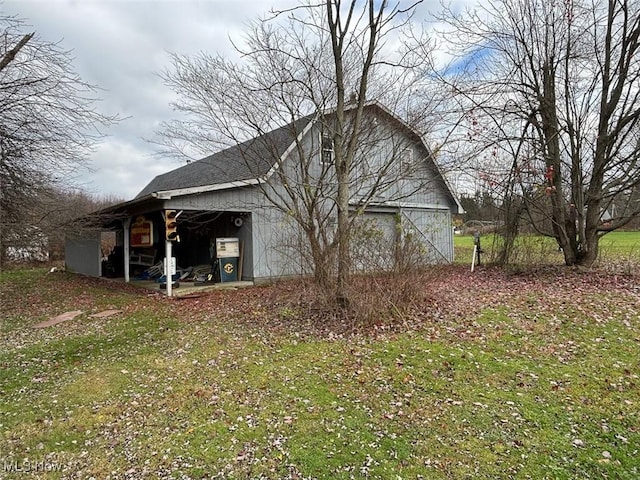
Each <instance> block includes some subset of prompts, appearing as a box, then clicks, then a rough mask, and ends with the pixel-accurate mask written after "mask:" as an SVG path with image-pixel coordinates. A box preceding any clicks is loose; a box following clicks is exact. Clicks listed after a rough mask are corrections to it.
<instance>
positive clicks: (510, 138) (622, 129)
mask: <svg viewBox="0 0 640 480" xmlns="http://www.w3.org/2000/svg"><path fill="white" fill-rule="evenodd" d="M441 19H442V20H444V21H445V22H447V24H448V25H449V26H450V27H452V29H451V31H450V32H449V34H448V39H449V40H451V41H452V45H454V47H456V48H457V50H455V52H456V53H457V54H458V55H459V56H458V57H456V61H455V62H454V63H453V64H452V65H451V66H449V68H448V69H447V71H446V72H445V73H444V74H443V75H442V77H441V80H442V81H444V82H446V83H447V84H448V86H449V88H453V89H455V90H456V92H457V94H458V97H459V98H460V104H461V105H464V106H465V107H466V108H465V109H464V110H465V113H464V114H465V115H466V117H467V119H471V118H472V117H473V118H474V127H473V128H474V130H473V129H469V130H468V132H467V133H468V134H469V135H468V137H469V138H467V140H468V141H471V142H473V143H475V145H476V147H477V149H476V150H475V151H474V154H475V155H476V158H478V157H479V156H481V155H482V154H481V153H479V152H482V151H484V152H494V155H492V156H490V160H489V161H487V162H485V163H484V164H483V166H484V171H485V173H486V174H487V175H488V176H489V177H490V179H489V180H490V181H492V182H493V183H494V184H495V185H497V186H500V187H501V188H502V192H503V194H504V195H507V197H505V198H506V202H505V203H508V204H510V205H512V206H513V205H516V204H517V205H518V208H515V209H512V211H513V212H521V213H524V215H525V216H526V218H527V219H528V220H529V221H530V222H531V224H532V225H533V226H534V228H535V229H536V230H537V231H539V232H540V233H543V234H545V235H549V236H553V237H555V238H556V240H557V241H558V244H559V246H560V247H562V250H563V252H564V259H565V263H566V264H567V265H573V264H581V265H591V264H592V263H593V262H594V260H595V259H596V258H597V255H598V241H599V238H600V237H601V236H602V235H603V234H605V233H606V232H609V231H612V230H615V229H617V228H620V227H622V226H624V225H626V224H628V223H629V222H630V221H632V220H633V219H634V218H637V217H638V216H639V215H640V205H639V204H637V202H635V203H634V202H632V201H631V199H632V198H633V195H632V192H634V191H636V190H637V187H638V184H639V183H640V162H639V159H640V149H639V144H638V142H637V139H636V141H634V140H633V139H634V131H637V128H638V125H639V122H640V62H639V61H638V54H639V51H640V38H639V37H640V5H639V4H638V2H634V1H630V0H602V1H601V0H566V1H562V2H548V1H543V0H516V1H506V0H489V1H487V2H483V4H482V6H480V7H478V8H477V9H476V10H474V11H467V12H463V13H454V12H452V11H450V10H445V12H444V13H443V15H442V18H441ZM496 159H498V160H500V161H496V162H495V163H494V164H492V163H491V162H492V161H494V160H496ZM514 196H515V197H517V201H515V197H514ZM625 199H626V200H628V201H625ZM514 202H515V203H514ZM614 204H615V205H623V207H621V208H620V207H619V208H617V209H613V208H612V206H613V205H614ZM613 210H615V211H613Z"/></svg>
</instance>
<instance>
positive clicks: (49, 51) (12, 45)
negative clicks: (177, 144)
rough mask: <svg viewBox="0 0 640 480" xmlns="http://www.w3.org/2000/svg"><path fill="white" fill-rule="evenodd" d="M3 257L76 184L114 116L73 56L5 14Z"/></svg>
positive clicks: (1, 59)
mask: <svg viewBox="0 0 640 480" xmlns="http://www.w3.org/2000/svg"><path fill="white" fill-rule="evenodd" d="M0 28H1V31H0V32H1V33H0V186H1V188H0V258H4V256H5V253H6V248H7V247H9V246H11V245H12V243H15V242H18V243H20V242H24V240H25V237H29V236H30V235H32V234H33V232H34V229H36V230H38V229H39V228H40V227H39V225H40V224H42V222H43V221H44V220H46V219H47V217H48V213H49V211H50V210H49V209H50V208H53V207H54V206H55V203H49V202H48V201H47V200H46V199H48V198H50V197H51V196H50V193H51V191H55V190H60V189H61V188H62V186H63V185H65V184H66V185H69V184H70V183H71V181H72V175H73V173H74V172H76V171H77V169H78V168H80V167H81V166H82V165H83V164H84V163H85V161H86V156H87V154H88V153H89V152H90V151H91V149H92V147H93V145H94V144H95V142H96V141H97V140H99V139H100V138H101V137H102V134H101V132H100V130H99V128H100V127H103V126H107V125H109V124H110V123H111V122H112V121H114V120H115V118H114V117H108V116H105V115H103V114H101V113H99V112H97V111H96V110H95V109H94V105H95V102H96V100H97V98H96V96H95V94H96V88H95V87H94V86H93V85H90V84H88V83H86V82H84V81H83V80H82V79H81V78H80V77H79V76H78V75H77V74H76V73H75V72H74V70H73V66H72V58H71V55H70V52H68V51H66V50H64V49H63V48H62V47H61V46H60V45H59V44H57V43H50V42H47V41H45V40H42V39H41V38H39V37H38V36H37V34H35V33H33V32H31V33H23V31H24V29H25V24H24V22H23V21H22V20H20V19H18V18H16V17H8V16H4V15H3V16H0ZM0 261H1V260H0Z"/></svg>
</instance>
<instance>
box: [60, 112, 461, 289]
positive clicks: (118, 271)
mask: <svg viewBox="0 0 640 480" xmlns="http://www.w3.org/2000/svg"><path fill="white" fill-rule="evenodd" d="M328 122H331V114H328V115H327V114H323V115H317V114H316V115H309V116H306V117H303V118H300V119H297V120H295V121H292V122H291V123H289V124H288V125H285V126H283V127H280V128H277V129H275V130H272V131H269V132H266V133H264V134H262V135H259V136H257V137H255V138H252V139H250V140H247V141H245V142H242V143H239V144H237V145H234V146H232V147H230V148H227V149H223V150H221V151H219V152H217V153H214V154H212V155H210V156H207V157H205V158H202V159H201V160H198V161H194V162H191V163H187V164H185V165H183V166H181V167H179V168H176V169H175V170H172V171H169V172H167V173H165V174H162V175H159V176H157V177H155V178H154V179H152V180H151V181H150V183H149V184H148V185H147V186H146V187H144V188H143V189H142V191H141V192H140V193H139V194H138V195H137V196H136V197H135V198H133V199H132V200H130V201H127V202H124V203H121V204H118V205H114V206H112V207H110V208H108V209H105V210H103V211H101V212H97V213H96V214H95V215H93V216H92V218H94V219H95V218H97V219H99V222H98V227H99V228H97V229H96V228H92V229H88V228H83V229H81V230H78V231H76V232H74V234H70V235H68V236H67V240H66V245H65V247H66V249H65V259H66V265H67V269H68V270H70V271H73V272H77V273H81V274H85V275H91V276H103V275H106V274H110V275H111V276H122V277H124V278H125V280H127V281H129V280H131V279H132V278H135V277H136V276H138V275H139V273H140V271H141V270H144V269H145V268H148V267H149V266H152V265H156V264H157V263H158V262H160V261H162V260H163V259H167V260H168V261H169V264H171V259H172V258H175V260H174V262H175V263H177V264H178V265H179V266H181V267H187V266H194V265H206V264H210V263H211V262H212V260H213V259H214V258H215V257H218V256H220V252H219V251H218V250H220V248H226V245H231V246H232V248H233V252H232V254H233V256H235V257H237V262H236V269H237V273H235V272H234V275H236V276H237V277H236V278H237V279H238V280H240V279H241V280H248V281H254V282H259V281H265V280H269V279H273V278H281V277H285V276H291V275H305V274H309V273H310V265H309V263H308V259H307V258H306V255H305V254H304V247H303V244H304V239H303V238H302V236H301V232H300V228H299V224H298V223H297V222H295V221H294V219H295V211H296V208H299V205H298V203H297V202H298V201H301V202H302V199H303V197H305V196H307V195H309V194H310V193H309V192H316V197H314V198H317V199H318V200H317V202H316V203H318V202H320V203H322V206H321V207H320V209H321V211H323V212H325V213H326V217H325V218H326V219H328V220H327V221H326V222H325V223H323V224H319V227H320V228H327V227H331V225H333V223H332V219H335V208H336V207H335V202H334V201H333V199H334V198H335V196H334V193H335V189H336V188H337V187H336V182H335V178H334V177H333V169H332V168H331V167H332V165H331V161H332V140H331V137H330V136H329V135H327V131H329V129H328ZM362 126H363V127H362V128H365V127H366V129H367V130H366V132H363V133H361V135H360V144H359V145H358V151H357V153H356V156H355V157H354V158H355V160H354V165H353V166H352V177H353V180H352V182H351V184H350V191H352V192H353V194H352V195H351V197H350V211H351V213H352V215H353V216H354V217H357V219H358V222H359V224H360V225H367V226H368V228H369V229H371V228H375V230H376V231H378V232H380V239H381V241H380V242H378V244H379V245H385V248H386V247H388V246H389V245H390V244H393V243H396V242H397V241H398V240H399V238H400V237H402V236H406V235H411V237H412V238H414V239H417V240H418V241H419V242H421V243H422V244H423V245H424V249H425V251H427V252H428V253H429V258H430V260H431V261H432V262H439V263H442V262H450V261H452V260H453V230H452V215H454V214H456V213H459V212H460V211H461V207H460V204H459V202H458V200H457V199H456V197H455V195H454V193H453V192H452V190H451V189H450V188H449V186H448V184H447V182H446V180H445V178H444V176H443V175H442V173H441V171H440V169H439V168H438V166H437V164H436V162H435V159H434V158H433V156H432V154H431V152H430V151H429V149H428V147H427V145H426V144H425V143H424V141H423V140H422V138H421V136H420V135H419V134H418V133H417V132H415V131H414V130H413V129H412V128H410V127H409V126H408V125H406V124H405V123H404V122H403V121H402V120H400V119H399V118H397V117H396V116H394V115H393V114H392V113H391V112H390V111H388V110H387V109H385V108H384V107H383V106H382V105H380V104H379V103H376V102H371V103H368V104H367V105H366V106H365V108H364V111H363V122H362ZM317 192H321V194H320V195H317ZM288 205H291V209H290V210H289V209H288ZM296 206H297V207H296ZM167 214H169V215H170V216H172V217H173V216H175V218H173V219H172V220H175V224H174V225H172V228H173V229H174V230H175V232H174V233H173V235H176V236H178V237H179V242H178V241H169V240H167V234H168V232H167V224H168V220H167ZM105 231H112V232H115V235H116V242H115V243H116V247H115V248H114V251H113V252H111V254H112V262H111V263H110V264H109V265H110V266H109V269H110V271H109V272H106V271H105V258H104V257H105V252H102V251H101V236H102V234H103V232H105ZM399 232H400V233H399ZM329 234H330V233H329ZM352 243H353V244H354V249H355V250H356V251H357V250H358V248H359V247H360V246H361V245H359V243H358V240H357V239H355V241H354V242H352ZM385 255H387V253H385V252H384V251H380V252H379V256H380V257H381V258H384V257H385ZM356 256H358V255H357V254H356ZM114 263H115V268H114ZM382 263H384V262H382ZM356 264H357V262H356Z"/></svg>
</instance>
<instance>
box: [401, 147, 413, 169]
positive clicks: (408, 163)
mask: <svg viewBox="0 0 640 480" xmlns="http://www.w3.org/2000/svg"><path fill="white" fill-rule="evenodd" d="M412 167H413V149H411V148H405V149H404V150H403V151H402V152H401V153H400V168H401V169H402V172H408V171H411V168H412Z"/></svg>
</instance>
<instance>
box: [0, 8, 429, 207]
mask: <svg viewBox="0 0 640 480" xmlns="http://www.w3.org/2000/svg"><path fill="white" fill-rule="evenodd" d="M296 3H298V2H296V1H295V0H155V1H152V0H0V12H1V13H3V14H8V15H17V16H18V17H20V18H23V19H24V20H25V21H26V24H27V25H29V27H30V30H32V31H36V32H37V34H38V35H39V36H40V37H41V38H42V39H43V40H45V41H49V42H58V41H59V42H60V43H61V45H62V46H63V47H64V48H65V49H68V50H72V57H73V58H74V62H73V65H74V68H75V70H76V72H77V73H78V74H79V75H80V76H81V77H82V78H83V80H85V81H87V82H89V83H92V84H95V85H97V86H99V87H100V88H101V89H102V91H101V92H100V94H99V96H100V97H101V101H100V102H99V103H98V105H97V106H98V109H99V110H100V111H101V112H103V113H106V114H109V115H115V114H117V115H118V116H119V117H121V118H122V120H121V121H120V122H119V123H117V124H116V125H113V126H111V127H109V128H108V129H107V130H106V131H105V133H106V134H107V136H106V138H105V139H104V140H103V141H102V142H101V143H100V144H99V145H98V146H97V147H96V149H95V152H94V153H93V154H92V155H91V156H90V158H89V165H88V167H89V168H88V169H87V170H83V171H81V172H79V175H78V179H77V181H78V184H79V186H80V187H81V188H83V189H84V190H85V191H87V192H89V193H92V194H95V195H97V196H100V197H105V196H110V197H116V198H119V199H124V200H129V199H132V198H133V197H135V195H136V194H137V193H138V192H139V191H140V190H142V189H143V188H144V186H145V185H146V184H147V183H149V182H150V181H151V180H152V179H153V177H154V176H156V175H158V174H161V173H166V172H168V171H170V170H172V169H174V168H177V167H178V166H180V165H181V163H180V162H179V161H177V160H171V159H166V158H159V157H158V156H157V155H154V152H155V151H156V149H157V147H156V146H154V145H153V144H152V143H150V142H148V139H152V138H154V136H155V134H156V132H157V131H158V129H159V125H160V123H161V122H162V121H168V120H171V119H172V118H175V116H176V114H175V113H174V112H173V111H172V109H171V107H170V102H171V101H172V100H175V95H174V94H173V92H172V91H171V90H170V89H169V88H168V87H166V86H165V85H164V84H163V82H162V80H161V78H160V76H159V74H160V73H162V72H163V71H164V70H165V69H166V68H168V67H169V64H170V56H169V53H170V52H171V53H178V54H187V55H190V54H197V53H198V52H200V51H206V52H209V53H223V54H225V55H228V56H234V51H233V48H232V45H231V42H230V39H234V40H240V39H241V37H242V34H243V32H244V31H245V28H246V25H247V23H248V22H249V21H250V20H253V19H256V18H257V17H260V16H264V15H265V14H267V13H268V12H269V10H270V9H271V8H272V7H274V8H285V7H287V6H291V5H292V4H296ZM429 3H431V4H433V3H437V2H429ZM421 11H422V12H424V11H425V7H424V6H423V7H422V10H421Z"/></svg>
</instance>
